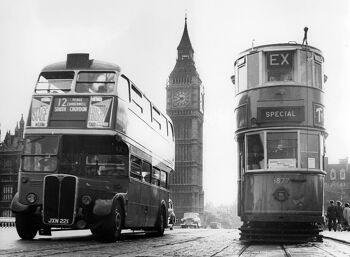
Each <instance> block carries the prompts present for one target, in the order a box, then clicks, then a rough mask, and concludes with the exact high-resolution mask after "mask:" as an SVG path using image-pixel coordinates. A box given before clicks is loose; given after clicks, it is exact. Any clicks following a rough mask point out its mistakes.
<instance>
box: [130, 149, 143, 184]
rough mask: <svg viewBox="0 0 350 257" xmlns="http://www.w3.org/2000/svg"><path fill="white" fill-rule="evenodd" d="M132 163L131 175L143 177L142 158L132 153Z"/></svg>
mask: <svg viewBox="0 0 350 257" xmlns="http://www.w3.org/2000/svg"><path fill="white" fill-rule="evenodd" d="M130 163H131V165H130V166H131V172H130V176H131V177H134V178H138V179H141V159H139V158H138V157H136V156H133V155H131V158H130Z"/></svg>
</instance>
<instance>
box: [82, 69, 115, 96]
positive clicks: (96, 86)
mask: <svg viewBox="0 0 350 257" xmlns="http://www.w3.org/2000/svg"><path fill="white" fill-rule="evenodd" d="M115 77H116V74H115V73H114V72H79V74H78V78H77V84H76V87H75V91H76V92H77V93H112V92H114V88H115Z"/></svg>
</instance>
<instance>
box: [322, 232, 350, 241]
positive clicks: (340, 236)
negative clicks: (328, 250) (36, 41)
mask: <svg viewBox="0 0 350 257" xmlns="http://www.w3.org/2000/svg"><path fill="white" fill-rule="evenodd" d="M322 235H323V237H324V238H332V239H335V240H337V241H340V242H346V243H349V244H350V231H328V230H324V231H323V232H322Z"/></svg>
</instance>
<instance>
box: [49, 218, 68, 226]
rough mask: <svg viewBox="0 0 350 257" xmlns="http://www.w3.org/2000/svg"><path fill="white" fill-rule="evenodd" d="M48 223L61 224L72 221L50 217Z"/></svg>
mask: <svg viewBox="0 0 350 257" xmlns="http://www.w3.org/2000/svg"><path fill="white" fill-rule="evenodd" d="M48 223H50V224H59V225H67V224H69V223H70V222H69V219H57V218H50V219H49V222H48Z"/></svg>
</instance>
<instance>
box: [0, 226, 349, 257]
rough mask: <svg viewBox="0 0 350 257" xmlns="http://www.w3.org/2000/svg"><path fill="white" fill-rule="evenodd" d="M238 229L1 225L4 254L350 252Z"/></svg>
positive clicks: (327, 243)
mask: <svg viewBox="0 0 350 257" xmlns="http://www.w3.org/2000/svg"><path fill="white" fill-rule="evenodd" d="M238 238H239V231H238V230H224V229H217V230H215V229H175V230H173V231H169V230H167V231H166V232H165V235H164V236H163V237H149V236H148V237H147V236H145V234H143V233H125V234H124V236H123V240H121V241H119V242H115V243H101V242H99V241H97V240H95V238H94V237H93V236H92V235H91V234H90V233H89V231H65V232H54V233H53V236H51V237H43V236H37V237H36V238H35V239H34V240H32V241H24V240H20V239H19V238H18V236H17V234H16V231H15V229H14V228H1V231H0V239H1V241H0V245H1V247H0V248H1V250H2V251H1V252H0V256H29V257H30V256H84V257H87V256H101V257H104V256H139V257H140V256H217V257H222V256H242V257H245V256H269V257H272V256H303V257H307V256H350V245H349V244H346V243H340V242H337V241H334V240H330V239H325V240H324V242H323V243H309V244H298V245H279V244H276V245H264V244H244V243H242V242H240V241H239V240H238Z"/></svg>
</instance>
